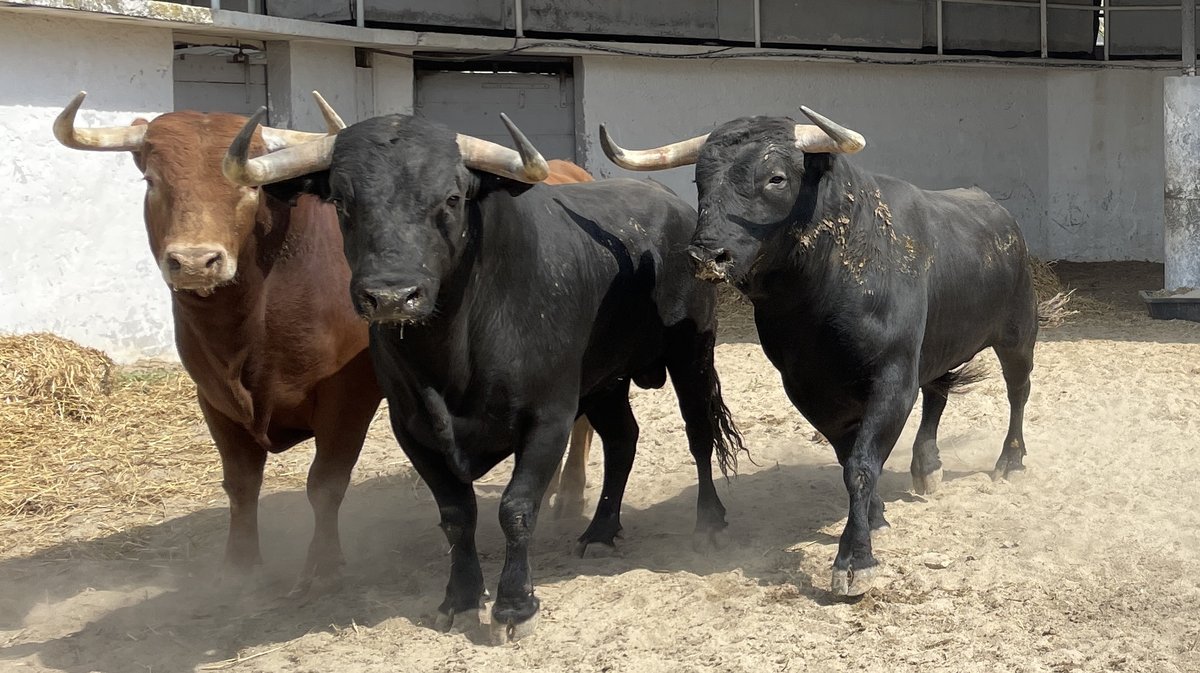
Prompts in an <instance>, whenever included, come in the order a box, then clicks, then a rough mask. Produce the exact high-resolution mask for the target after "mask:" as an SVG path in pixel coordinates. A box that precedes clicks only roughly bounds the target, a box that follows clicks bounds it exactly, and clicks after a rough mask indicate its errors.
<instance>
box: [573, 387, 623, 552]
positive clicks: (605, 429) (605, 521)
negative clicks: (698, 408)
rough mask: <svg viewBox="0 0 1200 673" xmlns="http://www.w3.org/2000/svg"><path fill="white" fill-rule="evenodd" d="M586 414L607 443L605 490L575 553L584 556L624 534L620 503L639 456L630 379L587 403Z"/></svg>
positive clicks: (580, 537)
mask: <svg viewBox="0 0 1200 673" xmlns="http://www.w3.org/2000/svg"><path fill="white" fill-rule="evenodd" d="M585 405H586V406H585V408H584V410H585V412H586V413H587V416H588V419H589V420H590V421H591V423H592V427H594V428H595V429H596V433H597V434H599V435H600V439H601V441H603V442H604V486H603V487H602V488H601V490H600V501H599V502H598V503H596V514H595V516H594V517H592V523H591V524H590V525H589V526H588V527H587V530H585V531H584V532H583V535H580V536H579V545H578V546H577V547H576V552H577V553H578V554H579V555H580V556H583V555H584V553H586V552H587V547H588V545H590V544H594V543H600V544H603V545H607V546H609V547H612V546H614V545H615V543H616V538H617V537H619V536H620V534H621V501H622V499H623V498H624V497H625V484H626V483H627V482H628V480H629V472H630V470H632V469H633V458H634V455H635V454H636V453H637V441H638V424H637V420H636V419H635V418H634V417H633V410H632V409H630V408H629V379H624V380H623V381H622V382H620V383H618V384H616V385H614V386H613V387H611V388H609V389H607V390H604V391H602V392H599V393H594V394H592V395H590V396H589V397H588V398H587V400H585Z"/></svg>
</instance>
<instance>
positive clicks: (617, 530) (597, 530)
mask: <svg viewBox="0 0 1200 673" xmlns="http://www.w3.org/2000/svg"><path fill="white" fill-rule="evenodd" d="M619 537H621V520H620V519H619V518H617V517H611V518H604V519H594V520H593V521H592V523H591V525H589V526H588V527H587V530H585V531H584V532H583V535H580V536H579V544H577V545H575V554H576V555H578V556H579V558H583V555H584V554H585V553H586V552H587V549H588V545H592V544H600V545H602V546H605V547H608V548H609V549H611V550H616V548H617V538H619Z"/></svg>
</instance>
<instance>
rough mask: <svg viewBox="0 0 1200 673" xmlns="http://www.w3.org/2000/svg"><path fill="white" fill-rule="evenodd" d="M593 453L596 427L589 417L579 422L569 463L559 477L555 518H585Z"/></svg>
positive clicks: (572, 442) (569, 447)
mask: <svg viewBox="0 0 1200 673" xmlns="http://www.w3.org/2000/svg"><path fill="white" fill-rule="evenodd" d="M591 449H592V424H591V423H590V422H588V418H587V416H580V417H579V418H578V419H576V420H575V427H573V428H572V429H571V442H570V445H569V446H568V447H567V460H566V462H565V463H564V464H563V466H562V468H561V470H560V471H559V472H557V473H556V474H555V477H557V483H556V484H555V486H556V489H555V490H556V494H555V497H554V518H556V519H567V518H574V517H579V516H583V508H584V506H585V505H586V504H587V498H586V496H585V495H584V490H585V489H586V488H587V462H588V454H589V453H591Z"/></svg>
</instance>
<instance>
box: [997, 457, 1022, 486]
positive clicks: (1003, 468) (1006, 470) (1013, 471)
mask: <svg viewBox="0 0 1200 673" xmlns="http://www.w3.org/2000/svg"><path fill="white" fill-rule="evenodd" d="M1024 475H1025V466H1024V465H1022V464H1020V463H1015V464H1013V463H1009V462H1007V461H1004V460H1003V459H1001V462H999V463H996V469H994V470H992V481H1016V480H1018V479H1020V478H1021V477H1022V476H1024Z"/></svg>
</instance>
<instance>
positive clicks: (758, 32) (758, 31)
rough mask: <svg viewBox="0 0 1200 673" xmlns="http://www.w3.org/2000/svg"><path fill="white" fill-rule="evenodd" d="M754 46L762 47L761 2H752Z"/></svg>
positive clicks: (760, 0) (756, 0)
mask: <svg viewBox="0 0 1200 673" xmlns="http://www.w3.org/2000/svg"><path fill="white" fill-rule="evenodd" d="M754 46H755V47H759V48H761V47H762V0H754Z"/></svg>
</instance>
